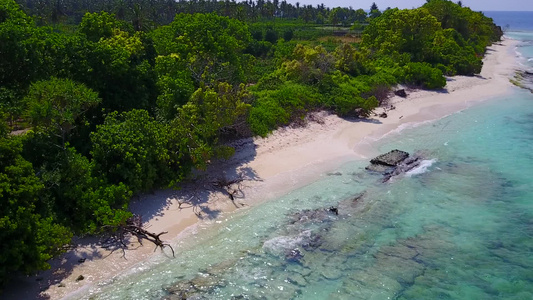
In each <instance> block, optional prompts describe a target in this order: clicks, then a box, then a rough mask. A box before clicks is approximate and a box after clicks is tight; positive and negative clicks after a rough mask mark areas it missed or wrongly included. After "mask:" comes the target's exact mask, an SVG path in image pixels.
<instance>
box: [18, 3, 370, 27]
mask: <svg viewBox="0 0 533 300" xmlns="http://www.w3.org/2000/svg"><path fill="white" fill-rule="evenodd" d="M16 1H17V3H19V4H20V5H21V6H22V7H23V9H24V11H25V12H26V13H27V14H29V15H32V16H35V17H36V20H37V21H38V24H41V25H42V24H53V23H58V22H62V23H70V24H78V23H79V22H81V19H82V18H83V16H84V15H85V13H87V12H101V11H106V12H108V13H113V14H115V16H116V17H117V18H118V19H120V20H125V21H128V22H131V23H132V25H133V27H134V28H135V29H136V30H149V29H153V28H156V27H157V26H160V25H166V24H169V23H170V22H172V21H173V20H174V16H175V15H176V14H178V13H188V14H195V13H216V14H218V15H220V16H226V17H230V18H234V19H238V20H240V21H243V22H244V21H245V22H250V21H260V20H273V19H280V20H296V19H300V20H302V21H304V22H306V23H315V24H325V23H328V22H330V21H334V22H333V23H334V24H339V23H342V24H344V25H348V24H352V23H353V22H361V23H362V22H365V21H366V20H367V17H368V16H369V15H368V14H367V12H366V11H365V10H363V9H361V8H360V9H357V10H355V9H353V8H351V7H350V8H340V7H338V8H333V9H331V8H329V7H326V6H325V5H324V4H320V5H317V6H312V5H303V4H302V5H300V3H299V2H296V4H294V5H293V4H291V3H287V1H279V0H274V1H270V0H269V1H264V0H258V1H253V0H250V1H240V2H236V1H229V0H225V1H216V0H190V1H185V0H179V1H174V0H114V1H113V0H112V1H108V0H94V1H92V0H43V1H35V0H16ZM370 9H371V13H370V15H371V16H372V17H376V16H379V14H380V11H379V9H378V7H377V5H375V4H374V5H373V6H372V7H371V8H370Z"/></svg>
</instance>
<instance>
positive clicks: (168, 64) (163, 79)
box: [155, 54, 194, 121]
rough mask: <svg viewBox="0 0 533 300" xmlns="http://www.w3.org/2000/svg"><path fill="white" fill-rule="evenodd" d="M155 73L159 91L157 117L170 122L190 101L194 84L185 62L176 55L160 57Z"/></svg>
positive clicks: (157, 60)
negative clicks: (179, 109)
mask: <svg viewBox="0 0 533 300" xmlns="http://www.w3.org/2000/svg"><path fill="white" fill-rule="evenodd" d="M155 72H156V73H157V88H158V89H159V95H158V96H157V116H158V118H159V119H161V120H167V121H169V120H172V119H174V117H175V116H176V114H177V111H178V108H179V107H180V106H182V105H184V104H185V103H187V101H189V98H190V97H191V95H192V93H193V92H194V83H193V80H192V77H191V74H190V72H188V71H186V66H185V65H184V62H183V61H182V60H180V59H179V57H178V56H177V55H175V54H171V55H167V56H158V57H157V58H156V65H155Z"/></svg>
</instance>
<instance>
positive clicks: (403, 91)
mask: <svg viewBox="0 0 533 300" xmlns="http://www.w3.org/2000/svg"><path fill="white" fill-rule="evenodd" d="M394 94H395V95H396V96H399V97H402V98H407V93H406V92H405V90H404V89H401V90H397V91H394Z"/></svg>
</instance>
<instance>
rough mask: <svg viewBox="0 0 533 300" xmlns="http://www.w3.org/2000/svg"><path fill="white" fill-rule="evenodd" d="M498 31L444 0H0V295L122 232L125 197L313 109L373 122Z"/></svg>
mask: <svg viewBox="0 0 533 300" xmlns="http://www.w3.org/2000/svg"><path fill="white" fill-rule="evenodd" d="M501 35H502V32H501V30H500V29H499V28H498V27H496V26H495V25H494V24H493V22H492V20H491V19H489V18H486V17H485V16H484V15H483V14H482V13H478V12H474V11H472V10H470V9H469V8H465V7H462V6H461V5H460V4H456V3H453V2H451V1H447V0H429V1H428V2H427V3H426V4H425V5H423V6H422V7H421V8H418V9H412V10H399V9H390V8H388V9H386V10H384V11H380V10H379V9H378V7H377V5H373V6H372V8H371V10H370V13H367V12H366V11H365V10H363V9H357V10H354V9H352V8H327V7H325V6H324V5H318V6H317V7H313V6H310V5H300V4H296V5H292V4H289V3H287V2H286V1H281V2H280V1H277V0H274V1H272V2H271V1H264V0H257V1H253V0H250V1H244V2H241V3H236V2H235V1H227V0H226V1H216V0H191V1H184V0H179V1H172V0H129V1H122V0H114V1H107V0H90V1H89V0H53V1H52V0H44V1H33V0H17V1H15V0H0V116H1V117H2V122H1V123H0V158H1V159H0V241H1V243H0V285H2V284H5V283H6V282H7V281H8V280H9V278H10V276H12V275H13V274H15V273H17V272H19V273H27V274H29V273H32V272H35V271H38V270H43V269H46V268H47V267H49V266H48V264H47V260H49V259H50V258H51V257H53V256H55V255H57V254H59V253H60V252H61V251H62V250H63V249H64V247H65V245H68V243H69V242H70V239H71V237H72V236H73V235H84V234H98V233H100V232H101V230H102V228H103V226H104V225H107V227H109V226H111V227H112V226H117V225H120V224H124V222H126V220H127V219H128V218H129V217H130V216H131V213H130V212H129V211H128V202H129V200H130V198H131V197H132V196H133V195H135V194H139V193H144V192H149V191H152V190H154V189H158V188H166V187H171V188H178V187H179V185H180V182H182V181H183V180H185V179H187V178H188V177H189V175H190V174H191V171H192V170H194V169H205V168H206V166H207V165H208V164H209V162H210V161H212V160H213V159H218V158H224V157H229V156H231V155H232V154H233V152H234V150H233V149H232V148H230V147H228V146H226V145H225V143H226V142H227V141H229V140H232V139H237V138H241V137H248V136H252V135H260V136H266V135H268V134H269V132H271V131H272V130H274V129H276V128H277V127H279V126H284V125H287V124H289V123H291V122H294V121H298V120H301V119H302V118H303V117H304V116H305V115H306V113H307V112H309V111H313V110H319V109H325V110H330V111H332V112H335V113H337V114H339V115H341V116H355V117H365V116H368V115H369V114H370V113H371V112H372V110H373V109H374V108H376V107H377V106H379V105H380V103H381V102H382V101H384V100H385V99H386V97H387V94H388V92H389V91H390V90H391V89H392V88H393V87H394V86H395V85H396V84H400V83H401V84H406V85H410V86H413V87H419V88H426V89H439V88H442V87H444V86H445V84H446V79H445V77H444V76H445V75H456V74H462V75H474V74H476V73H479V72H480V70H481V66H482V61H481V59H482V57H483V55H484V52H485V49H486V47H487V46H489V45H490V44H491V43H493V42H495V41H498V40H499V39H500V37H501ZM20 129H24V130H23V133H22V134H21V133H20V131H18V132H17V131H16V130H20Z"/></svg>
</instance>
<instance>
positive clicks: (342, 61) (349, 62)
mask: <svg viewBox="0 0 533 300" xmlns="http://www.w3.org/2000/svg"><path fill="white" fill-rule="evenodd" d="M333 55H334V56H335V59H336V61H335V68H336V69H337V70H340V71H343V72H345V73H348V74H350V75H352V76H358V75H361V74H366V73H367V70H366V67H365V63H366V60H367V59H366V57H367V56H366V55H365V54H364V53H362V52H360V51H357V50H356V49H355V47H354V46H352V45H350V44H342V45H340V46H339V47H337V49H335V53H333Z"/></svg>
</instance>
